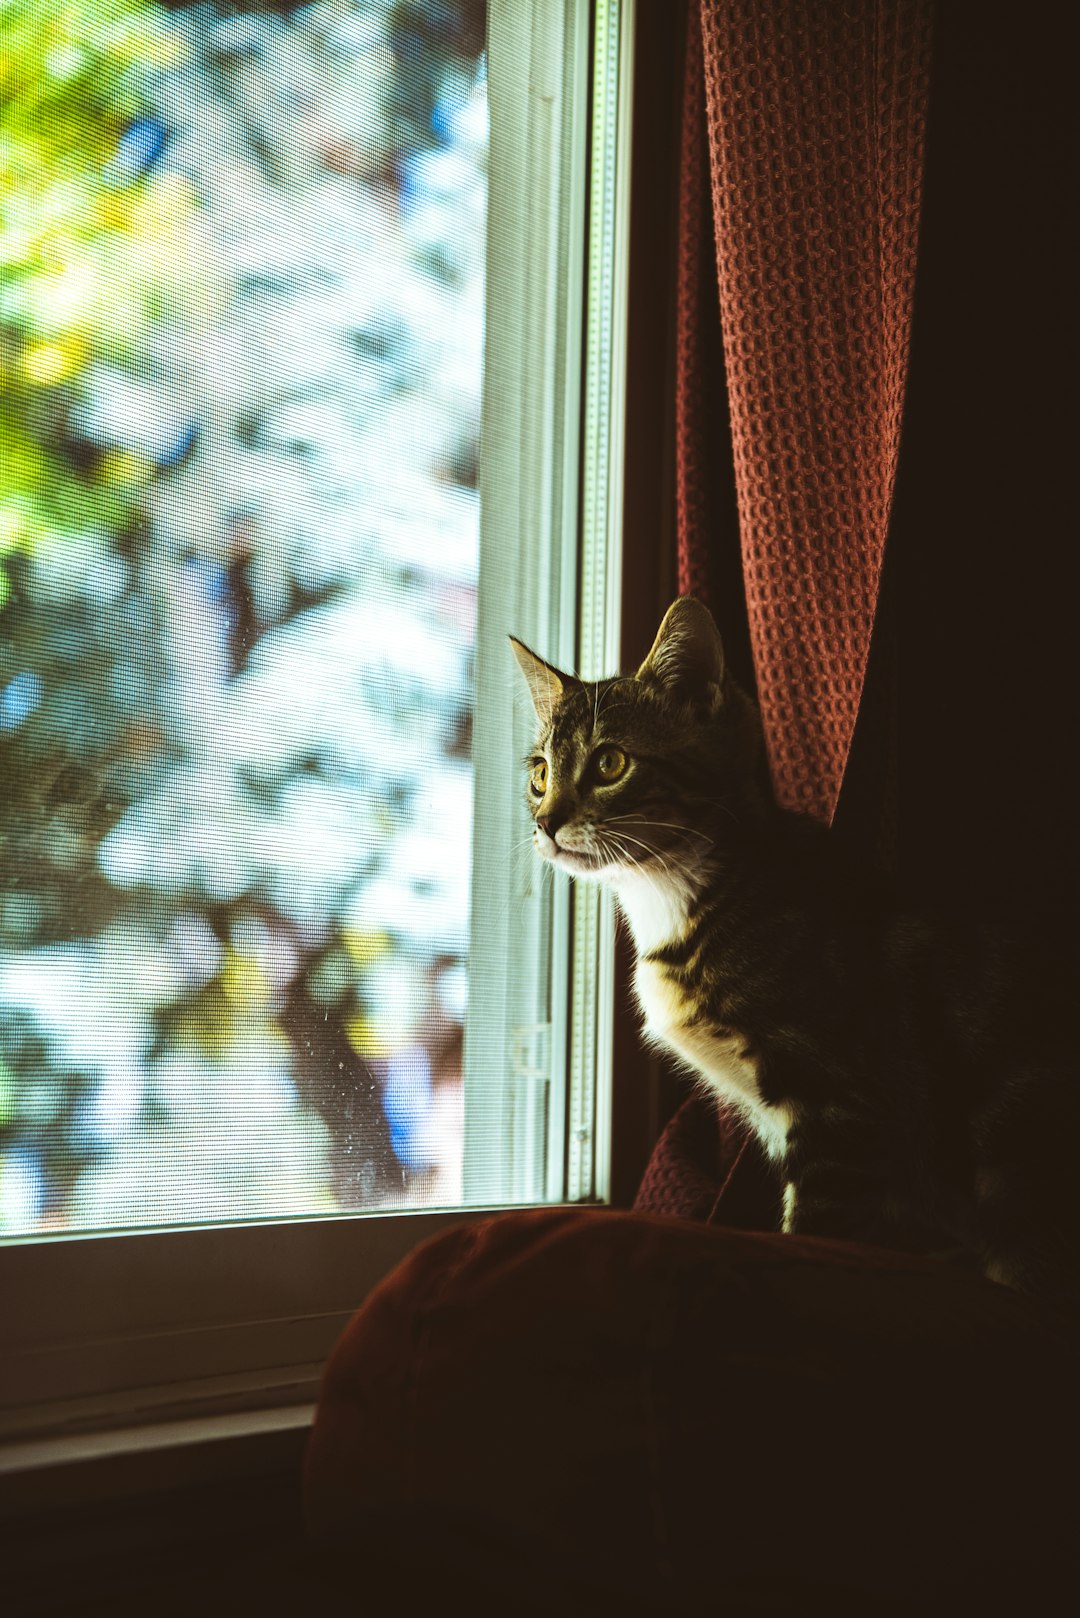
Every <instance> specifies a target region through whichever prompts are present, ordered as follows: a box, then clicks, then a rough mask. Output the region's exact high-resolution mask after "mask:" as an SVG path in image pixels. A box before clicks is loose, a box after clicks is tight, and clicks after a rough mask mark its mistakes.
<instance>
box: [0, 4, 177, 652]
mask: <svg viewBox="0 0 1080 1618" xmlns="http://www.w3.org/2000/svg"><path fill="white" fill-rule="evenodd" d="M178 49H179V46H178V44H177V42H176V37H175V36H174V35H173V33H172V32H171V31H170V29H169V27H168V24H167V22H166V20H165V19H164V16H163V14H162V13H161V12H159V11H158V10H157V8H155V7H150V6H147V5H145V4H140V3H138V0H0V570H2V571H0V608H2V606H3V604H4V602H5V601H7V600H8V599H9V597H10V593H11V589H12V580H11V573H12V558H13V556H15V555H16V554H17V553H19V552H24V553H25V552H30V551H33V549H34V548H35V547H36V546H37V545H39V544H42V543H48V542H49V541H50V540H54V541H55V540H62V539H63V538H64V537H65V536H67V535H69V534H71V533H80V532H86V531H87V530H88V529H90V528H93V527H98V528H101V529H104V530H115V528H116V527H117V526H120V525H121V524H122V523H123V522H124V520H125V519H126V518H127V516H129V515H130V512H131V509H132V506H133V504H134V502H135V500H136V498H137V495H138V493H139V490H140V488H141V487H142V486H143V485H144V484H145V482H146V481H147V479H148V477H149V468H148V467H145V466H140V465H138V464H136V463H135V462H134V461H133V459H132V458H131V457H125V458H122V459H121V458H114V459H113V461H112V462H107V463H106V464H105V465H104V467H100V468H97V469H95V475H94V476H93V477H87V476H85V475H83V476H80V475H79V474H78V473H77V472H76V471H75V470H74V469H73V468H71V467H70V466H68V465H65V463H64V460H63V458H62V457H61V456H59V455H58V454H57V453H56V442H57V440H58V438H59V436H60V433H61V429H62V424H63V421H64V419H65V416H66V414H67V412H68V411H69V409H70V407H71V403H72V401H73V399H74V398H76V397H77V395H78V390H79V378H80V376H81V374H82V373H83V371H84V370H85V368H86V366H87V365H89V364H90V363H91V362H92V361H93V360H95V359H101V358H104V357H110V358H116V359H124V358H128V359H130V358H131V357H133V356H134V355H136V354H137V353H138V350H139V347H140V344H141V342H142V340H143V337H144V333H145V329H146V324H147V321H148V320H149V318H150V316H151V314H152V313H153V312H154V310H155V309H156V308H158V307H159V306H160V304H161V302H162V301H163V300H167V298H168V296H169V292H170V289H171V288H172V287H173V286H174V285H175V282H176V263H177V260H178V258H180V257H182V254H181V252H180V246H181V242H180V238H181V236H182V232H183V224H184V217H185V212H186V198H185V196H184V193H183V188H182V187H179V186H178V185H177V184H176V182H175V181H172V182H169V181H167V180H165V181H162V180H154V181H150V182H148V181H145V180H138V179H136V180H133V181H127V182H125V180H124V178H123V176H122V175H121V174H119V173H117V174H115V175H114V174H113V173H112V171H111V167H110V165H112V164H113V161H114V158H115V153H116V149H117V142H118V140H119V138H120V137H121V135H122V133H123V131H124V129H125V127H126V126H127V124H128V122H129V121H130V119H131V118H132V117H133V116H134V115H135V114H136V113H137V112H138V110H139V107H140V104H141V97H142V94H143V86H144V84H145V81H146V76H147V74H148V73H149V72H151V71H153V68H154V66H155V64H164V63H165V62H167V61H168V60H169V59H170V58H171V57H172V56H173V55H175V53H176V51H177V50H178ZM0 672H2V671H0Z"/></svg>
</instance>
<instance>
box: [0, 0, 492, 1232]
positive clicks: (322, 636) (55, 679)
mask: <svg viewBox="0 0 1080 1618" xmlns="http://www.w3.org/2000/svg"><path fill="white" fill-rule="evenodd" d="M0 34H2V44H0V118H2V124H0V191H2V193H3V195H2V201H0V209H2V226H0V399H2V423H0V458H2V459H0V1229H2V1230H3V1231H4V1232H5V1233H7V1234H9V1235H10V1234H18V1233H23V1232H42V1231H67V1230H80V1229H95V1228H102V1227H110V1226H124V1227H138V1226H145V1225H159V1224H163V1223H173V1222H191V1221H197V1222H203V1221H207V1220H220V1219H234V1218H243V1217H270V1216H273V1217H280V1216H286V1215H293V1214H304V1213H319V1212H333V1211H335V1210H351V1209H373V1208H382V1207H402V1206H425V1205H432V1204H448V1203H454V1202H456V1201H459V1200H460V1199H461V1197H462V1190H463V1184H462V1163H463V1129H464V1099H463V1098H464V1091H463V1071H462V1050H463V1035H464V1026H465V1018H466V1010H467V1007H468V1006H470V1005H471V1007H472V1014H473V1015H476V1016H479V1017H483V1001H484V991H483V985H482V984H480V985H476V984H474V983H471V982H470V974H469V948H468V939H469V926H470V891H471V887H470V884H471V851H472V846H473V826H472V821H473V804H474V774H473V759H472V752H473V744H472V733H473V713H474V691H475V685H474V672H475V653H476V635H477V590H478V569H479V494H478V461H479V453H480V451H479V435H480V416H481V383H482V375H483V350H484V329H485V262H486V214H487V202H488V149H489V139H488V91H487V60H486V50H485V41H486V16H485V7H484V5H483V3H482V0H354V3H348V0H318V3H316V4H312V5H304V6H295V7H294V6H281V7H269V6H267V7H253V6H244V7H237V6H222V5H197V6H175V7H171V8H169V9H163V8H161V7H156V6H152V5H145V4H138V3H135V0H0ZM504 627H505V628H511V627H513V626H512V625H510V624H507V625H505V626H504ZM508 767H510V761H508ZM496 1149H497V1148H496Z"/></svg>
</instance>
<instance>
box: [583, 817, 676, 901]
mask: <svg viewBox="0 0 1080 1618" xmlns="http://www.w3.org/2000/svg"><path fill="white" fill-rule="evenodd" d="M599 835H600V838H602V840H603V842H604V843H605V844H606V846H607V848H608V850H609V851H610V852H613V853H615V854H616V855H618V856H619V857H620V858H621V859H622V860H624V861H625V863H626V864H627V865H628V866H629V867H630V868H631V869H632V870H634V871H636V872H637V873H638V874H639V875H640V876H644V877H646V878H647V879H648V881H649V883H650V885H651V886H652V888H653V889H654V890H655V892H656V894H657V897H663V894H664V889H663V887H662V886H661V883H660V881H659V878H658V875H657V873H656V872H655V871H654V870H652V869H651V868H650V866H651V864H658V865H659V867H660V872H659V875H660V876H664V877H666V878H667V879H668V881H669V882H671V883H673V884H675V885H678V884H680V883H684V882H685V880H686V873H685V871H684V870H683V869H682V867H681V866H680V865H678V864H675V863H672V862H671V861H669V860H668V859H666V858H665V857H664V855H663V854H661V853H660V851H659V850H658V849H655V848H653V847H652V845H651V844H649V843H646V842H643V841H642V839H641V838H640V837H631V836H630V834H629V832H613V831H610V830H608V829H607V828H606V827H605V829H604V831H603V832H601V833H600V834H599ZM628 841H629V842H631V843H637V844H638V846H639V847H640V848H643V849H644V850H645V852H646V853H647V854H648V855H649V862H648V863H647V862H646V861H645V860H643V859H642V858H641V856H640V855H636V854H634V853H633V852H632V851H631V850H630V849H629V848H627V847H626V846H625V844H626V842H628Z"/></svg>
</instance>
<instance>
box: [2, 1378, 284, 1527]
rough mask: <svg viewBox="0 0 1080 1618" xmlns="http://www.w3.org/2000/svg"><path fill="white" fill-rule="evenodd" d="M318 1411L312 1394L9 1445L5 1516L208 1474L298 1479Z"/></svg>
mask: <svg viewBox="0 0 1080 1618" xmlns="http://www.w3.org/2000/svg"><path fill="white" fill-rule="evenodd" d="M314 1413H315V1404H314V1401H311V1402H305V1403H303V1404H291V1405H278V1406H273V1407H270V1408H266V1407H264V1408H261V1409H249V1410H235V1411H229V1412H227V1413H223V1414H216V1415H198V1416H190V1417H187V1418H184V1419H182V1420H175V1421H161V1422H146V1423H141V1424H139V1425H137V1426H130V1427H116V1428H110V1429H108V1430H103V1431H92V1432H78V1433H63V1434H61V1435H51V1436H48V1437H39V1438H28V1439H24V1440H19V1441H16V1442H13V1443H7V1444H4V1445H3V1446H0V1521H2V1522H4V1523H5V1524H10V1522H11V1519H13V1518H20V1517H24V1516H26V1515H29V1514H34V1513H37V1512H39V1511H42V1510H44V1509H46V1508H48V1509H54V1508H62V1507H68V1506H78V1505H80V1504H82V1503H84V1502H89V1501H95V1502H101V1501H105V1500H115V1499H119V1498H122V1497H130V1496H133V1495H138V1496H140V1497H145V1496H147V1495H148V1494H154V1493H160V1492H165V1491H171V1490H176V1489H184V1488H188V1487H190V1486H193V1485H202V1484H206V1483H209V1482H211V1481H212V1482H214V1483H221V1482H224V1481H226V1480H229V1479H231V1480H233V1481H236V1482H239V1481H241V1480H242V1479H244V1478H245V1477H259V1478H264V1477H266V1476H267V1475H268V1474H271V1473H291V1474H292V1475H293V1476H295V1477H296V1478H297V1479H298V1478H299V1471H300V1466H301V1463H302V1460H303V1453H304V1448H305V1445H306V1443H307V1438H308V1433H309V1432H310V1429H311V1423H312V1420H313V1417H314Z"/></svg>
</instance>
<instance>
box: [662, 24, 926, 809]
mask: <svg viewBox="0 0 1080 1618" xmlns="http://www.w3.org/2000/svg"><path fill="white" fill-rule="evenodd" d="M932 12H933V3H932V0H852V3H850V4H847V5H844V6H839V5H836V4H834V3H832V0H701V3H700V6H698V5H697V4H692V6H691V13H690V26H689V30H688V41H687V79H686V95H685V104H684V128H683V149H682V175H681V196H680V210H681V211H680V270H679V304H678V327H677V342H678V384H677V396H676V455H677V460H676V467H677V495H678V517H679V552H680V556H679V579H680V588H681V589H683V590H695V591H697V592H698V593H700V594H702V595H703V596H705V597H706V599H710V597H711V596H712V595H713V593H714V589H715V581H716V578H717V572H718V570H717V567H716V563H715V560H714V559H713V554H712V553H713V552H714V551H715V546H716V542H717V541H716V534H717V524H718V522H719V515H718V512H717V509H716V502H715V499H712V498H711V487H712V484H713V483H714V482H715V478H713V477H712V475H711V473H710V471H709V467H710V464H711V462H712V461H713V460H714V459H715V458H717V457H722V456H724V455H725V454H727V455H731V456H733V458H734V478H735V490H736V497H737V505H738V521H739V533H740V545H741V555H742V571H743V579H744V584H745V594H746V610H747V615H748V619H749V628H750V638H751V643H752V647H753V657H754V668H755V674H756V679H757V688H758V698H759V701H760V703H761V710H762V718H763V722H764V726H765V733H766V740H767V744H768V749H769V759H770V765H771V769H772V774H773V781H774V785H775V789H776V794H777V798H778V801H779V802H780V803H781V804H783V805H784V806H785V807H788V808H792V809H798V810H800V811H802V812H804V813H807V814H811V815H814V816H816V817H818V818H820V819H822V820H826V821H828V820H831V818H832V816H833V813H834V811H835V808H836V802H837V798H838V795H839V792H840V786H841V782H842V780H843V775H844V769H845V766H846V763H847V759H848V754H849V751H850V748H851V741H852V735H853V732H854V728H855V720H856V716H857V714H858V709H859V701H860V696H861V693H862V687H863V681H864V677H865V672H866V661H867V654H868V651H869V645H870V636H871V631H872V629H873V623H874V614H875V610H876V605H877V598H878V590H879V586H880V580H881V568H882V560H883V556H884V549H885V541H886V534H887V531H888V526H889V514H890V508H891V502H892V495H893V488H894V483H895V477H896V465H897V455H898V449H899V439H900V423H901V416H902V411H903V400H904V387H905V381H906V376H907V367H908V353H909V344H910V334H911V313H912V297H913V290H914V277H915V261H916V251H917V245H918V228H919V207H920V198H921V188H922V175H923V155H924V143H925V127H926V110H927V97H928V87H929V63H930V47H931V33H932ZM703 131H704V134H705V135H706V136H707V147H706V142H705V141H704V140H703ZM705 150H707V172H706V163H705V159H704V157H703V153H704V151H705ZM713 252H715V275H714V276H713V275H712V274H711V273H709V274H707V273H706V268H705V260H706V257H707V255H709V254H711V253H713ZM710 271H711V266H710ZM710 285H711V286H712V288H714V289H715V291H714V293H713V295H714V296H718V300H719V309H720V319H721V326H722V332H723V365H724V372H725V376H726V386H727V410H728V412H729V413H730V429H729V428H728V426H727V422H726V420H725V419H724V416H723V413H721V412H720V411H718V409H717V407H716V404H715V400H713V399H711V398H710V390H709V385H708V377H707V376H706V375H705V371H706V367H705V366H704V364H703V355H704V353H705V352H706V344H707V339H706V333H707V320H708V314H709V311H708V308H707V295H708V291H707V289H708V288H709V287H710ZM728 432H730V446H728V445H726V444H724V443H723V442H721V439H722V438H723V437H724V436H725V435H727V434H728ZM716 604H717V603H716V602H715V601H713V605H714V606H715V605H716Z"/></svg>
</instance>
